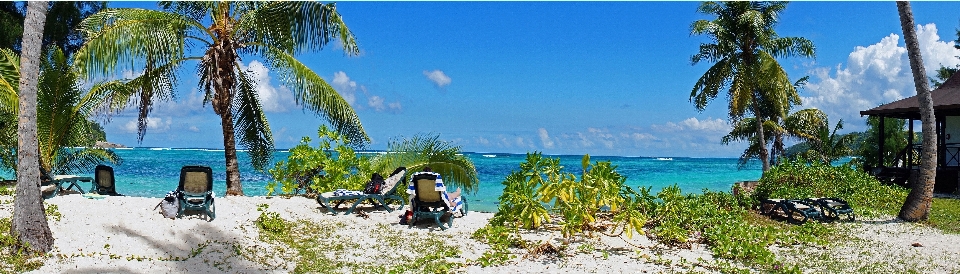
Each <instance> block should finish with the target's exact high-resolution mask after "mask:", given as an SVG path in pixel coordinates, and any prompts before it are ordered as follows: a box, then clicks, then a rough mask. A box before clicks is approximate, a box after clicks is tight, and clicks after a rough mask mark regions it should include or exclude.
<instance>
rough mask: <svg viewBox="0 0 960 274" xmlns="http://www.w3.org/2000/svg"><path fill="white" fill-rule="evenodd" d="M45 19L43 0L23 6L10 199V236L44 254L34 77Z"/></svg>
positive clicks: (48, 237) (49, 241) (49, 240)
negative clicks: (13, 188) (12, 195)
mask: <svg viewBox="0 0 960 274" xmlns="http://www.w3.org/2000/svg"><path fill="white" fill-rule="evenodd" d="M46 17H47V2H46V1H31V2H29V3H28V4H27V16H26V18H25V19H24V27H23V46H22V50H23V55H24V57H23V59H21V60H20V61H21V63H20V67H21V68H22V70H20V81H19V85H18V87H19V90H20V96H19V107H20V112H19V115H18V117H19V121H20V123H17V137H18V139H19V140H20V142H19V143H20V145H19V149H17V151H20V153H19V154H17V190H16V196H15V197H16V198H15V199H13V220H12V221H11V226H10V230H11V234H13V235H17V240H18V241H19V242H20V244H21V246H27V247H29V249H31V250H32V251H39V252H47V251H50V249H51V248H53V233H52V232H51V231H50V226H49V225H48V224H47V218H46V217H47V215H46V214H45V212H44V210H43V202H42V201H41V200H40V172H39V170H38V168H37V165H36V163H37V161H38V157H37V151H38V149H37V143H38V142H37V77H34V76H35V75H38V74H40V71H39V70H40V42H41V41H40V38H41V36H43V22H44V20H45V19H46Z"/></svg>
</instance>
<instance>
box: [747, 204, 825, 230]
mask: <svg viewBox="0 0 960 274" xmlns="http://www.w3.org/2000/svg"><path fill="white" fill-rule="evenodd" d="M760 213H761V214H765V215H769V216H770V217H771V218H777V217H782V218H784V219H786V220H787V222H790V223H795V224H803V223H805V222H807V220H810V219H816V220H819V219H821V218H822V216H823V215H821V214H820V211H818V210H817V208H816V206H815V205H814V204H813V203H810V202H808V201H805V200H793V199H764V200H761V201H760Z"/></svg>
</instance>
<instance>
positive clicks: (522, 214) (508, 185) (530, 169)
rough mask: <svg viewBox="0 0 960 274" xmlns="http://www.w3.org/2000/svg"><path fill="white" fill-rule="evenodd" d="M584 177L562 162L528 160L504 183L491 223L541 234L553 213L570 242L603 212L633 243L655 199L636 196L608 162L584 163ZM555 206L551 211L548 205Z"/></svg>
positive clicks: (585, 159) (532, 157) (642, 194)
mask: <svg viewBox="0 0 960 274" xmlns="http://www.w3.org/2000/svg"><path fill="white" fill-rule="evenodd" d="M581 163H582V164H583V171H584V173H583V174H582V175H581V177H580V179H579V180H578V179H577V178H576V176H574V175H573V174H572V173H568V172H564V171H563V166H561V165H560V159H558V158H544V157H543V156H542V155H541V154H540V153H532V154H527V161H526V162H524V163H521V164H520V170H519V171H513V172H511V173H510V174H509V175H507V177H506V178H505V180H504V181H503V185H504V190H503V194H502V195H501V196H500V207H499V211H498V212H497V213H496V215H494V218H493V219H492V220H491V223H493V224H496V225H504V224H508V225H514V226H518V227H523V228H539V227H541V226H542V225H543V224H544V223H546V222H550V221H551V218H550V212H553V213H555V214H557V215H559V216H561V217H563V218H562V219H560V220H559V221H560V225H561V231H562V232H563V235H564V236H566V237H570V236H573V235H574V234H577V233H580V232H583V231H584V228H589V227H593V226H594V225H595V223H596V222H597V216H598V214H600V213H601V212H609V213H610V215H612V216H613V221H614V222H615V224H614V227H615V228H621V229H622V230H623V232H626V233H627V236H628V237H630V236H632V235H633V233H634V232H640V233H642V228H643V226H644V224H645V223H646V221H647V220H646V218H647V216H646V214H647V213H648V212H649V210H650V208H649V206H650V205H652V200H653V197H651V196H649V195H647V193H649V192H648V190H642V191H641V192H636V191H634V190H633V189H632V188H630V187H629V186H627V185H626V184H624V182H625V181H626V178H625V177H623V176H622V175H620V174H619V173H617V172H616V166H613V165H611V164H610V162H596V163H594V164H591V163H590V156H589V155H585V156H583V160H582V161H581ZM549 203H552V205H551V207H550V210H549V211H548V210H547V208H546V206H545V204H549Z"/></svg>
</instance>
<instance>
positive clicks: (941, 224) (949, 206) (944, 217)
mask: <svg viewBox="0 0 960 274" xmlns="http://www.w3.org/2000/svg"><path fill="white" fill-rule="evenodd" d="M927 224H929V225H930V226H933V227H936V228H938V229H940V230H942V231H943V232H946V233H952V234H960V199H957V198H933V207H932V208H930V218H928V219H927Z"/></svg>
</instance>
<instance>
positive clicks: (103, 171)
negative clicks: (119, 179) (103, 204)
mask: <svg viewBox="0 0 960 274" xmlns="http://www.w3.org/2000/svg"><path fill="white" fill-rule="evenodd" d="M93 178H94V179H93V191H91V192H96V193H97V194H100V195H110V196H123V195H120V194H119V193H117V185H116V180H114V179H115V178H114V177H113V168H112V167H109V166H105V165H97V168H96V169H94V171H93Z"/></svg>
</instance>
